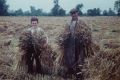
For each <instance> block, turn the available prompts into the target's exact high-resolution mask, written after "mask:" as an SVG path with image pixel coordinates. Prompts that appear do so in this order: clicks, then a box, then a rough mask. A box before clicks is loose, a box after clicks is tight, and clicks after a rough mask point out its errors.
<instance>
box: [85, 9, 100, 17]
mask: <svg viewBox="0 0 120 80" xmlns="http://www.w3.org/2000/svg"><path fill="white" fill-rule="evenodd" d="M87 15H88V16H100V15H101V10H100V8H94V9H88V10H87Z"/></svg>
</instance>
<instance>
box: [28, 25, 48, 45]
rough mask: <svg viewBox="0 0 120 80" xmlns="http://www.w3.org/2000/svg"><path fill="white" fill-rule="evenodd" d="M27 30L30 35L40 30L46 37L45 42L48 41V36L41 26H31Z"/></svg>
mask: <svg viewBox="0 0 120 80" xmlns="http://www.w3.org/2000/svg"><path fill="white" fill-rule="evenodd" d="M28 30H29V31H31V34H32V35H34V34H37V33H39V32H42V33H43V35H45V37H46V43H48V37H47V35H46V34H45V32H44V30H43V29H42V28H40V27H31V28H29V29H28Z"/></svg>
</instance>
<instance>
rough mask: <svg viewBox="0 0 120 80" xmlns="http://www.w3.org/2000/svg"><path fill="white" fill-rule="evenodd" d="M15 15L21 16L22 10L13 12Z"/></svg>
mask: <svg viewBox="0 0 120 80" xmlns="http://www.w3.org/2000/svg"><path fill="white" fill-rule="evenodd" d="M15 15H16V16H23V10H22V9H21V8H20V9H18V10H16V11H15Z"/></svg>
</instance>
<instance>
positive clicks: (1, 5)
mask: <svg viewBox="0 0 120 80" xmlns="http://www.w3.org/2000/svg"><path fill="white" fill-rule="evenodd" d="M8 7H9V6H8V5H7V4H6V0H0V16H6V15H8Z"/></svg>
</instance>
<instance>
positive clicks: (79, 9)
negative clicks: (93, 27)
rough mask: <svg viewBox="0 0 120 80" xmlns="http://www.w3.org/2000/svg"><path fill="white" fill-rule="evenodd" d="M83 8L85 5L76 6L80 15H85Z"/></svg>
mask: <svg viewBox="0 0 120 80" xmlns="http://www.w3.org/2000/svg"><path fill="white" fill-rule="evenodd" d="M82 8H83V4H78V5H77V6H76V9H77V11H78V13H79V15H83V13H82V11H81V9H82Z"/></svg>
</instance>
